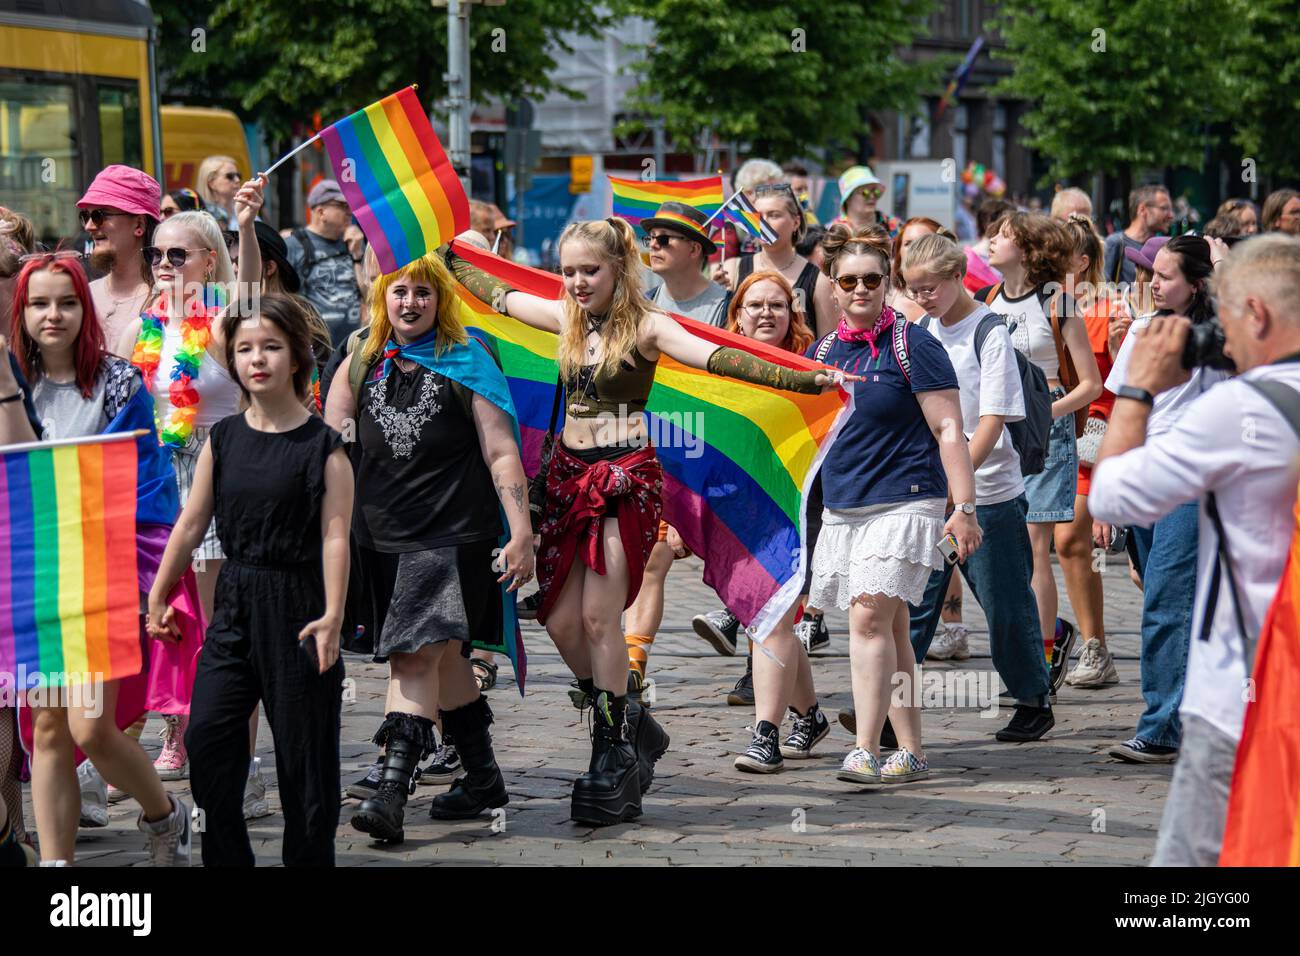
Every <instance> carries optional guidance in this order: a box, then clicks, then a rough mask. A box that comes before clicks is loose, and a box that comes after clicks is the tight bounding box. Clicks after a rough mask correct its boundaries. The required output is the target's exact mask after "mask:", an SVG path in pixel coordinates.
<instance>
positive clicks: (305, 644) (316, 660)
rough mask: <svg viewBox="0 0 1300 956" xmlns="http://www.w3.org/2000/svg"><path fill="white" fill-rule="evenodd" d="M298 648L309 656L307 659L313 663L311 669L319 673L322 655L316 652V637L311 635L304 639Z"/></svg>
mask: <svg viewBox="0 0 1300 956" xmlns="http://www.w3.org/2000/svg"><path fill="white" fill-rule="evenodd" d="M298 647H299V649H300V650H301V651H302V652H303V653H304V654H306V655H307V659H308V660H310V661H311V669H312V670H313V671H316V672H319V671H320V655H319V654H318V653H317V652H316V635H314V634H310V635H308V636H307V637H305V638H303V639H302V640H301V641H299V642H298Z"/></svg>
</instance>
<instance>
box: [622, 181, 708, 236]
mask: <svg viewBox="0 0 1300 956" xmlns="http://www.w3.org/2000/svg"><path fill="white" fill-rule="evenodd" d="M609 188H610V191H611V192H612V193H613V194H614V215H616V216H618V217H619V218H620V219H626V220H627V221H628V222H630V223H631V224H632V225H634V226H636V225H640V223H641V220H642V219H648V218H650V217H651V216H653V215H654V214H655V211H656V210H657V209H658V208H659V207H660V206H661V205H663V204H664V203H666V202H670V201H672V202H681V203H686V205H688V206H694V207H695V208H696V209H698V210H699V211H700V212H702V213H704V215H705V216H708V217H709V218H712V217H713V215H714V214H715V213H716V212H717V211H718V210H719V209H720V208H721V207H722V177H721V176H706V177H704V178H703V179H684V180H680V181H672V180H666V179H652V180H649V181H645V180H640V179H619V178H618V177H617V176H610V177H609Z"/></svg>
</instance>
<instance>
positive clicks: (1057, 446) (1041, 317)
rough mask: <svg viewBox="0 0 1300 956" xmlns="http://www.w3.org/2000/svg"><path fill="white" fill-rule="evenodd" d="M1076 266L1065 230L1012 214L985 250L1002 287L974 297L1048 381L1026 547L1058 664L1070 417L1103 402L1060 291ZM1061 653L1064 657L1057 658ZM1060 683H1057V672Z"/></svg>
mask: <svg viewBox="0 0 1300 956" xmlns="http://www.w3.org/2000/svg"><path fill="white" fill-rule="evenodd" d="M1073 260H1074V241H1073V239H1072V238H1071V236H1070V234H1069V233H1067V232H1066V230H1065V227H1064V226H1062V225H1061V223H1059V222H1057V221H1056V220H1055V219H1052V218H1050V217H1048V216H1044V215H1041V214H1037V213H1027V212H1016V213H1012V214H1011V215H1009V216H1006V217H1005V218H1004V219H1003V220H1002V225H1001V226H1000V227H999V229H998V231H997V233H996V234H995V235H994V236H993V238H992V240H991V241H990V242H989V265H991V266H993V267H994V268H995V269H997V270H998V271H999V272H1001V273H1002V281H1001V282H999V283H997V284H995V285H993V286H991V287H989V288H987V289H981V290H980V291H979V292H977V293H975V298H976V299H977V300H978V301H980V302H984V303H987V304H988V306H989V308H990V309H992V310H993V311H994V312H995V313H997V314H998V315H1002V316H1005V317H1006V319H1007V324H1008V325H1009V326H1010V328H1011V342H1012V344H1013V345H1014V346H1015V348H1016V351H1018V352H1020V353H1021V354H1023V355H1024V356H1025V357H1026V358H1027V359H1029V361H1031V362H1033V363H1034V364H1035V365H1037V366H1038V367H1039V368H1040V369H1042V370H1043V374H1044V375H1045V376H1046V377H1047V386H1048V388H1050V389H1051V390H1052V431H1051V438H1050V442H1049V444H1048V448H1047V460H1046V464H1045V465H1044V467H1043V470H1042V471H1041V472H1039V473H1038V474H1036V475H1027V476H1026V477H1025V496H1026V497H1027V498H1028V500H1029V513H1028V515H1027V517H1026V520H1027V521H1028V522H1029V540H1030V542H1031V543H1032V545H1033V549H1034V594H1035V596H1036V597H1037V599H1038V616H1039V620H1040V623H1041V624H1042V629H1043V642H1044V644H1046V643H1047V642H1048V641H1051V642H1052V647H1053V657H1054V658H1057V657H1060V659H1061V660H1062V661H1064V659H1065V657H1066V656H1068V654H1069V651H1070V647H1071V645H1072V644H1073V643H1074V639H1075V630H1074V626H1073V625H1071V624H1070V623H1069V622H1068V621H1059V620H1058V618H1057V616H1056V612H1057V609H1058V602H1059V597H1058V595H1057V590H1056V575H1055V574H1054V573H1053V571H1052V539H1053V537H1054V535H1055V533H1056V526H1057V524H1059V523H1061V522H1067V523H1068V522H1072V521H1073V520H1074V498H1075V492H1076V491H1077V489H1078V483H1079V458H1078V451H1077V447H1076V435H1077V434H1078V433H1079V431H1080V429H1078V428H1077V427H1076V414H1075V413H1076V412H1079V413H1081V414H1082V416H1084V417H1086V415H1087V411H1086V410H1087V408H1088V406H1089V405H1090V404H1091V403H1092V402H1093V401H1094V400H1095V399H1097V398H1098V397H1099V396H1100V395H1101V371H1100V370H1099V369H1098V368H1097V357H1096V356H1095V355H1094V354H1093V351H1092V343H1090V342H1089V341H1088V328H1087V326H1086V325H1085V324H1084V322H1083V313H1082V311H1081V310H1080V309H1079V306H1078V303H1077V302H1076V301H1075V300H1074V297H1073V296H1070V295H1067V294H1066V293H1065V292H1064V291H1063V285H1064V282H1065V277H1066V275H1067V274H1068V273H1069V272H1070V267H1071V265H1072V263H1073ZM1057 644H1060V645H1061V648H1062V650H1063V655H1057V654H1056V653H1055V647H1056V645H1057ZM1055 676H1056V677H1057V679H1058V684H1059V679H1060V678H1061V676H1063V671H1062V670H1061V669H1060V668H1057V669H1056V675H1055Z"/></svg>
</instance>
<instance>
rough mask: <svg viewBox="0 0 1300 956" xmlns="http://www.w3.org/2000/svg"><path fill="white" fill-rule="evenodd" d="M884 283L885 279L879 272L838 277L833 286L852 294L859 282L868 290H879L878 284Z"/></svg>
mask: <svg viewBox="0 0 1300 956" xmlns="http://www.w3.org/2000/svg"><path fill="white" fill-rule="evenodd" d="M884 281H885V277H884V276H883V275H881V274H880V273H879V272H868V273H867V274H866V275H860V276H840V277H839V278H838V279H836V280H835V284H836V285H838V286H839V287H840V288H841V289H843V290H844V291H845V292H852V291H853V290H854V289H856V288H857V287H858V283H859V282H861V283H862V284H863V285H864V286H866V287H867V289H869V290H870V289H878V288H880V283H882V282H884Z"/></svg>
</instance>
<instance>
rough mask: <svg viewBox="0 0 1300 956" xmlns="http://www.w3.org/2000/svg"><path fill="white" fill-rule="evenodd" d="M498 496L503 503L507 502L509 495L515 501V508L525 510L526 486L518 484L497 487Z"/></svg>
mask: <svg viewBox="0 0 1300 956" xmlns="http://www.w3.org/2000/svg"><path fill="white" fill-rule="evenodd" d="M497 494H498V495H500V496H501V500H502V501H505V500H506V495H507V494H508V495H509V496H510V497H511V498H513V499H514V502H515V507H517V508H518V509H519V510H520V511H523V510H524V486H523V485H521V484H518V483H515V484H513V485H497Z"/></svg>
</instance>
